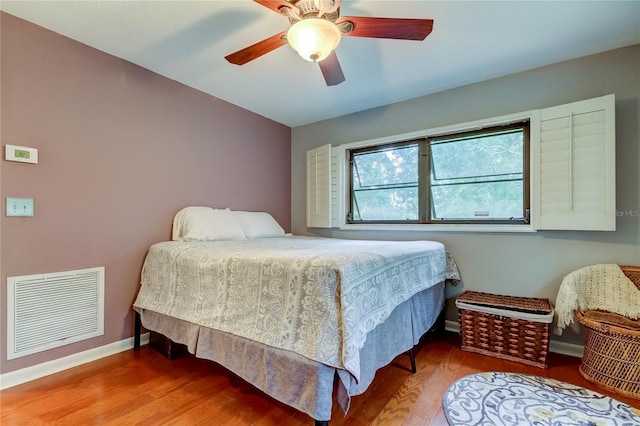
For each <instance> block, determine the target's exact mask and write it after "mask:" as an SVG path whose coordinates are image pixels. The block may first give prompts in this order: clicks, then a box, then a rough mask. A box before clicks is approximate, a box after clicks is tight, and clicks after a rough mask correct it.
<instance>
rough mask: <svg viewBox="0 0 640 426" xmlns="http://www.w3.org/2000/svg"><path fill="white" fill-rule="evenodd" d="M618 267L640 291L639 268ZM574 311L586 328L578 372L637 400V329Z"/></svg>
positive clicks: (639, 375)
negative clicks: (594, 318)
mask: <svg viewBox="0 0 640 426" xmlns="http://www.w3.org/2000/svg"><path fill="white" fill-rule="evenodd" d="M620 269H622V271H623V272H624V273H625V275H626V276H627V277H628V278H629V279H630V280H631V281H633V282H634V283H635V285H636V286H637V287H638V289H639V291H640V267H638V266H621V267H620ZM575 314H576V319H577V320H578V322H579V323H580V324H582V325H584V326H585V330H586V331H585V342H584V355H583V356H582V364H581V365H580V374H582V376H583V377H584V378H585V379H587V380H589V381H590V382H593V383H595V384H597V385H600V386H602V387H603V388H605V389H608V390H611V391H614V392H618V393H620V394H622V395H626V396H630V397H632V398H638V399H640V331H639V330H630V329H627V328H624V327H617V326H615V325H611V324H605V323H601V322H599V321H595V320H593V319H591V318H587V317H585V316H584V315H583V314H582V313H581V312H580V311H576V312H575Z"/></svg>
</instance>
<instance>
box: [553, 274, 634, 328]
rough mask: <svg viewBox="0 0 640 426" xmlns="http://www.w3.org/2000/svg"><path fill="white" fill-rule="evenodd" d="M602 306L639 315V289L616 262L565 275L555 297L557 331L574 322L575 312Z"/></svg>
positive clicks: (623, 313)
mask: <svg viewBox="0 0 640 426" xmlns="http://www.w3.org/2000/svg"><path fill="white" fill-rule="evenodd" d="M576 309H580V311H581V312H584V311H586V310H589V309H600V310H603V311H608V312H614V313H617V314H620V315H624V316H626V317H629V318H631V319H637V318H639V317H640V291H639V290H638V288H637V287H636V286H635V284H634V283H633V282H631V280H630V279H629V278H627V276H626V275H625V274H624V272H622V270H621V269H620V267H619V266H618V265H616V264H615V263H610V264H600V265H593V266H586V267H584V268H581V269H578V270H577V271H574V272H572V273H570V274H569V275H567V276H565V277H564V279H563V280H562V284H561V285H560V290H559V291H558V296H557V298H556V306H555V315H556V330H555V332H556V334H558V335H560V334H562V330H563V329H564V328H565V327H566V326H568V325H570V324H571V323H572V322H573V312H574V311H575V310H576Z"/></svg>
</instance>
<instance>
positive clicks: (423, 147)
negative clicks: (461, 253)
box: [345, 117, 532, 227]
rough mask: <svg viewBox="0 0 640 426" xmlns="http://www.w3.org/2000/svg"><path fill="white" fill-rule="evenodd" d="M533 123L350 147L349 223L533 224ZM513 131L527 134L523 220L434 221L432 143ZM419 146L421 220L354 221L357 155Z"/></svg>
mask: <svg viewBox="0 0 640 426" xmlns="http://www.w3.org/2000/svg"><path fill="white" fill-rule="evenodd" d="M531 125H532V124H531V120H530V118H529V117H526V118H523V119H520V120H516V121H509V122H508V123H496V124H493V125H487V126H479V127H475V128H473V129H466V130H464V129H462V130H457V131H455V130H453V131H450V132H441V133H438V134H437V135H436V134H434V135H431V136H422V137H417V138H416V137H413V138H408V139H405V138H400V140H396V141H387V142H384V143H380V144H373V143H372V144H368V145H365V146H360V147H353V148H346V149H345V151H346V154H347V156H348V159H347V168H346V177H347V182H348V188H347V191H348V197H347V205H346V206H345V207H347V208H346V215H345V224H346V225H348V226H350V225H354V226H361V225H422V226H424V225H429V226H433V225H441V224H442V225H470V226H472V227H476V226H481V225H506V226H509V227H513V226H518V225H527V226H528V225H530V211H531V204H530V202H531V190H532V189H531V180H530V174H531V156H530V152H531ZM513 129H521V130H522V132H523V138H524V141H523V145H524V146H523V158H522V166H523V177H522V185H523V190H524V193H523V200H522V203H523V215H522V217H520V218H511V219H433V218H432V214H433V213H432V193H431V170H432V156H431V143H433V142H436V141H439V140H443V139H453V138H471V137H473V136H477V135H484V134H491V133H499V132H505V131H509V130H513ZM416 144H417V145H418V149H419V154H418V155H419V159H418V182H417V184H418V199H417V202H418V219H416V220H353V216H354V215H353V211H352V210H353V205H354V192H355V190H354V182H353V172H354V167H355V163H354V160H353V159H354V156H356V155H359V154H363V153H367V152H376V151H377V152H382V151H384V150H387V149H393V148H396V147H403V146H408V145H416Z"/></svg>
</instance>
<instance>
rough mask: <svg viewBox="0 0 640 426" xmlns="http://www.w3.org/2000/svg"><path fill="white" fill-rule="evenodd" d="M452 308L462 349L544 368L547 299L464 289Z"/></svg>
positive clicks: (548, 316) (548, 326) (548, 324)
mask: <svg viewBox="0 0 640 426" xmlns="http://www.w3.org/2000/svg"><path fill="white" fill-rule="evenodd" d="M456 307H457V308H458V319H459V321H460V336H461V339H462V340H461V345H462V350H465V351H469V352H476V353H481V354H484V355H491V356H494V357H497V358H502V359H507V360H511V361H517V362H521V363H523V364H527V365H532V366H535V367H540V368H547V366H548V360H547V357H548V354H549V336H550V335H551V322H552V321H553V308H552V307H551V303H550V302H549V299H540V298H532V297H514V296H501V295H496V294H489V293H481V292H477V291H465V292H464V293H462V294H461V295H460V297H458V300H456Z"/></svg>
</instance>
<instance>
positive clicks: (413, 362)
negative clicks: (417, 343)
mask: <svg viewBox="0 0 640 426" xmlns="http://www.w3.org/2000/svg"><path fill="white" fill-rule="evenodd" d="M407 355H409V361H411V373H412V374H416V371H418V370H417V369H416V357H415V355H414V354H413V349H409V350H408V351H407Z"/></svg>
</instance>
